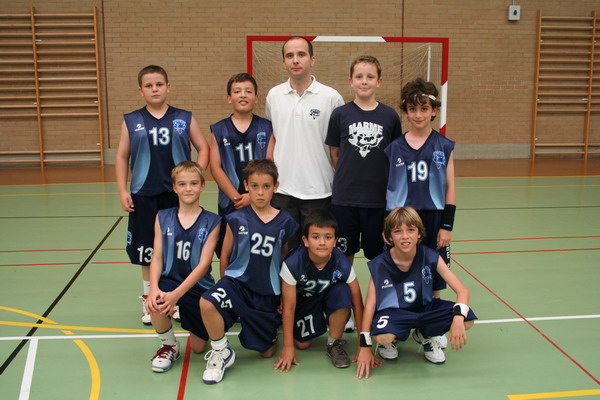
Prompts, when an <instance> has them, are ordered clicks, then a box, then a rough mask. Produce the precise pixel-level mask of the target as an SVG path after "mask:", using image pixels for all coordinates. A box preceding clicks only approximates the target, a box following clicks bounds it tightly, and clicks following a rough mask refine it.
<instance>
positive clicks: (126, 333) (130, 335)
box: [0, 314, 600, 341]
mask: <svg viewBox="0 0 600 400" xmlns="http://www.w3.org/2000/svg"><path fill="white" fill-rule="evenodd" d="M577 319H600V314H586V315H564V316H556V317H531V318H527V319H523V318H506V319H490V320H477V321H475V324H477V325H480V324H504V323H514V322H527V321H563V320H565V321H566V320H577ZM0 325H4V326H13V327H31V326H37V327H38V328H45V329H58V330H61V329H64V330H66V329H68V330H70V331H92V332H107V333H108V332H114V333H115V334H113V335H72V336H68V337H65V336H36V338H37V339H40V340H73V339H86V340H87V339H134V338H155V337H156V333H155V332H154V331H153V330H152V329H128V328H107V327H95V326H74V325H46V324H35V323H28V322H15V321H0ZM175 332H176V336H178V337H187V336H189V334H188V333H187V331H185V330H181V329H179V330H176V331H175ZM117 333H121V334H117ZM238 334H239V332H238V331H230V332H227V335H230V336H236V335H238ZM30 339H31V338H30V337H27V336H5V337H0V341H10V340H13V341H14V340H30Z"/></svg>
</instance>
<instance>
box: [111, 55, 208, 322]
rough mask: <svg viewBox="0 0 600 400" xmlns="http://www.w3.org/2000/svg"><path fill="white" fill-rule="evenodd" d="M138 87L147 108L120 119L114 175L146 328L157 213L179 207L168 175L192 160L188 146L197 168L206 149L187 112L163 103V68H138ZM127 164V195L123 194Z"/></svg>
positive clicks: (165, 80) (166, 90)
mask: <svg viewBox="0 0 600 400" xmlns="http://www.w3.org/2000/svg"><path fill="white" fill-rule="evenodd" d="M138 84H139V91H140V95H141V96H142V97H143V98H144V100H145V101H146V106H145V107H142V108H141V109H139V110H136V111H133V112H131V113H129V114H125V115H124V121H123V124H122V126H121V139H120V141H119V148H118V150H117V156H116V161H115V174H116V180H117V189H118V190H119V197H120V200H121V207H122V208H123V210H124V211H126V212H128V213H129V223H128V228H127V249H126V250H127V254H128V255H129V259H130V260H131V263H132V264H136V265H141V266H142V280H143V296H142V299H143V301H144V305H143V314H142V322H143V323H144V324H146V325H149V324H150V314H149V313H148V311H147V310H146V304H145V302H146V299H147V297H148V294H149V292H150V278H149V274H150V268H149V265H150V261H151V260H152V252H153V247H152V246H153V242H154V220H155V218H156V213H157V212H158V210H162V209H165V208H170V207H175V206H177V204H178V201H177V196H176V195H175V194H174V193H173V188H172V184H171V170H172V169H173V167H175V165H177V164H179V163H180V162H182V161H188V160H190V159H191V158H190V157H191V154H190V150H191V149H190V142H191V144H192V145H193V146H194V147H195V148H196V150H197V151H198V159H197V161H198V164H200V166H201V167H202V168H206V167H207V166H208V158H209V147H208V143H207V142H206V139H205V138H204V136H202V132H201V131H200V128H199V126H198V123H197V122H196V119H195V118H194V117H192V113H191V112H189V111H186V110H182V109H178V108H175V107H171V106H170V105H168V104H167V95H168V93H169V89H170V85H169V78H168V76H167V72H166V71H165V70H164V69H163V68H161V67H159V66H157V65H149V66H147V67H145V68H143V69H142V70H141V71H140V72H139V73H138ZM130 161H131V185H130V186H131V187H130V190H131V192H129V191H128V190H127V175H128V173H129V167H130Z"/></svg>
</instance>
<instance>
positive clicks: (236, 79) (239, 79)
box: [227, 72, 258, 96]
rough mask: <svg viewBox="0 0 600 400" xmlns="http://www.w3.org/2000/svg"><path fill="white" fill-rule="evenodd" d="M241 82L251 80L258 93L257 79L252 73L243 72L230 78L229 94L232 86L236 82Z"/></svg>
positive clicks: (255, 91)
mask: <svg viewBox="0 0 600 400" xmlns="http://www.w3.org/2000/svg"><path fill="white" fill-rule="evenodd" d="M241 82H250V83H251V84H252V85H253V86H254V93H255V94H258V84H257V83H256V79H254V77H253V76H252V75H250V74H248V73H246V72H242V73H240V74H235V75H233V76H232V77H231V78H229V81H227V96H231V86H233V84H234V83H241Z"/></svg>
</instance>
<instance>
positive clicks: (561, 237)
mask: <svg viewBox="0 0 600 400" xmlns="http://www.w3.org/2000/svg"><path fill="white" fill-rule="evenodd" d="M595 238H600V236H547V237H532V238H508V239H465V240H453V241H452V243H467V242H503V241H508V240H547V239H595Z"/></svg>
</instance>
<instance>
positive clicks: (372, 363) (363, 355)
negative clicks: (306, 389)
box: [356, 347, 382, 379]
mask: <svg viewBox="0 0 600 400" xmlns="http://www.w3.org/2000/svg"><path fill="white" fill-rule="evenodd" d="M356 364H357V368H356V377H357V378H358V379H361V378H362V377H363V375H364V377H365V379H369V374H370V372H371V368H376V367H380V366H381V365H382V363H381V360H379V359H378V358H375V356H374V355H373V352H372V351H371V348H370V347H361V348H360V350H359V353H358V360H357V362H356Z"/></svg>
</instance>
